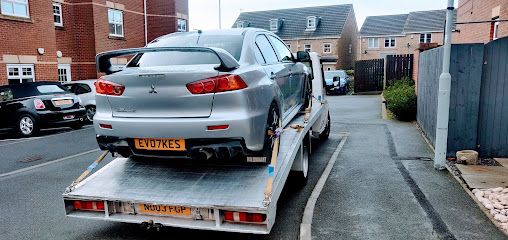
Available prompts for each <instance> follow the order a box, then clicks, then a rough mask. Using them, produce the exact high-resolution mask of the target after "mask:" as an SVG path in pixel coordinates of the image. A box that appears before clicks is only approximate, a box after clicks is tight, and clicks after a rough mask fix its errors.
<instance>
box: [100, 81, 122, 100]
mask: <svg viewBox="0 0 508 240" xmlns="http://www.w3.org/2000/svg"><path fill="white" fill-rule="evenodd" d="M95 91H96V92H97V94H104V95H110V96H121V95H122V94H123V92H124V91H125V86H123V85H121V84H118V83H114V82H110V81H107V80H104V79H103V78H102V77H101V78H99V79H98V80H97V81H96V82H95Z"/></svg>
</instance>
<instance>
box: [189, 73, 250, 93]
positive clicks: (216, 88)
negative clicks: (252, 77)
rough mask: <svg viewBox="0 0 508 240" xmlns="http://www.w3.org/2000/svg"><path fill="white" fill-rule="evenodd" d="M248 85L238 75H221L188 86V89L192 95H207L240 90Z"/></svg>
mask: <svg viewBox="0 0 508 240" xmlns="http://www.w3.org/2000/svg"><path fill="white" fill-rule="evenodd" d="M246 87H247V84H246V83H245V82H244V81H243V79H242V78H241V77H240V76H238V75H231V74H226V75H220V76H217V77H212V78H207V79H203V80H200V81H197V82H192V83H189V84H187V89H188V90H189V91H190V92H191V93H192V94H207V93H219V92H228V91H234V90H240V89H244V88H246Z"/></svg>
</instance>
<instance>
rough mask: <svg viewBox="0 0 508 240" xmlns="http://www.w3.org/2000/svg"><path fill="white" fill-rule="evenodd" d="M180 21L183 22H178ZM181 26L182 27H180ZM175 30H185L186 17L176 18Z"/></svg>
mask: <svg viewBox="0 0 508 240" xmlns="http://www.w3.org/2000/svg"><path fill="white" fill-rule="evenodd" d="M180 23H185V24H183V25H182V24H180ZM181 26H183V27H181ZM176 28H177V29H176V30H177V31H178V32H187V19H183V18H178V20H176Z"/></svg>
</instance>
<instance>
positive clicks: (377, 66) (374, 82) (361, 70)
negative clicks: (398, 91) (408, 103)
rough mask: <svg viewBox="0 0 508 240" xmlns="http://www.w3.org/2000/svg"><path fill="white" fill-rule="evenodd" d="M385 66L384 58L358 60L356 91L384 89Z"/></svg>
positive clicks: (356, 64) (356, 65) (356, 66)
mask: <svg viewBox="0 0 508 240" xmlns="http://www.w3.org/2000/svg"><path fill="white" fill-rule="evenodd" d="M384 68H385V63H384V59H374V60H363V61H356V63H355V93H361V92H374V91H376V92H377V91H383V85H384V82H383V81H384V72H385V71H384Z"/></svg>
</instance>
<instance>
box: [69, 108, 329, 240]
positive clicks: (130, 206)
mask: <svg viewBox="0 0 508 240" xmlns="http://www.w3.org/2000/svg"><path fill="white" fill-rule="evenodd" d="M313 106H314V107H313V108H312V111H311V112H310V114H309V116H308V121H307V123H304V118H305V116H304V115H303V114H300V115H298V116H296V117H295V118H294V119H293V121H292V122H291V123H290V124H289V125H288V126H290V125H295V124H297V125H299V126H302V127H303V128H301V129H291V128H288V129H286V130H284V131H283V133H282V134H281V136H280V144H281V145H280V150H279V155H278V158H277V161H276V162H272V164H270V165H227V166H225V165H221V166H218V165H199V166H196V165H193V164H190V163H182V162H180V161H179V162H178V163H168V162H167V161H160V160H159V161H156V162H149V161H132V160H130V159H126V158H117V159H114V160H113V161H112V162H110V163H109V164H107V165H106V166H104V167H103V168H101V169H100V170H98V171H97V172H96V173H94V174H93V175H91V176H90V177H89V178H87V179H85V180H84V181H82V182H81V183H79V184H77V185H76V186H75V187H74V188H73V190H72V191H70V192H66V193H64V194H63V198H64V202H65V208H66V214H67V216H69V217H77V218H87V219H97V220H99V219H100V220H107V221H116V222H128V223H144V224H152V225H153V224H160V225H162V226H174V227H183V228H191V229H204V230H215V231H229V232H242V233H256V234H268V233H269V232H270V230H271V227H272V226H273V223H274V221H275V214H276V207H277V200H278V198H279V196H280V194H281V191H282V189H283V187H284V184H285V181H286V179H287V177H288V174H289V172H290V170H291V168H292V165H293V162H294V159H295V157H297V153H299V151H298V150H299V149H300V148H301V143H302V142H303V139H304V138H305V136H306V135H307V134H308V133H309V131H310V129H311V127H312V125H313V124H314V122H315V121H316V120H317V119H318V118H319V116H320V115H321V111H323V109H322V107H321V103H320V102H319V101H317V100H314V102H313ZM168 161H170V160H168ZM76 201H78V202H79V201H93V205H91V206H93V207H94V208H99V209H96V210H97V211H79V210H76V206H75V204H76V203H75V202H76ZM102 203H103V207H102V208H103V209H102V208H101V206H102ZM146 205H149V206H168V207H169V206H172V208H174V207H176V208H177V209H179V210H181V209H180V208H179V207H184V208H185V209H186V210H185V211H184V213H186V214H173V213H172V214H160V213H153V212H144V211H143V210H144V209H143V206H146ZM101 209H102V211H101ZM188 209H190V211H189V210H188ZM187 211H189V212H187ZM225 212H232V213H231V214H233V216H234V220H233V221H225V220H224V219H225V218H224V214H225ZM245 213H247V214H252V213H256V214H260V215H258V216H262V217H263V221H262V222H255V223H254V222H252V223H237V222H235V220H238V219H239V218H240V217H241V216H246V215H245ZM242 214H243V215H242ZM258 219H259V218H258Z"/></svg>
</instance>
